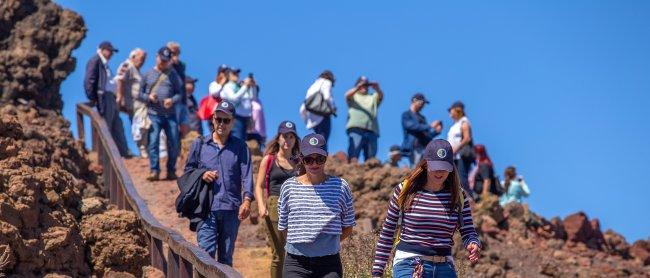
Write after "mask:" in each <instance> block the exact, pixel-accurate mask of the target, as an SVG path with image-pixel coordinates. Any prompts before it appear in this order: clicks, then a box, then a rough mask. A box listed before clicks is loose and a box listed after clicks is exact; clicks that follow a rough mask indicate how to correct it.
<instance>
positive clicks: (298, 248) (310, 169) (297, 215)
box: [278, 134, 355, 277]
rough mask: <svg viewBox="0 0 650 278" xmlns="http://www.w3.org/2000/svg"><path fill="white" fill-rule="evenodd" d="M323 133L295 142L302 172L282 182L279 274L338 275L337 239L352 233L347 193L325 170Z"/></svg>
mask: <svg viewBox="0 0 650 278" xmlns="http://www.w3.org/2000/svg"><path fill="white" fill-rule="evenodd" d="M325 146H326V142H325V138H324V137H323V136H322V135H319V134H310V135H307V136H305V138H303V139H302V141H301V142H300V153H301V161H302V164H303V166H304V167H305V170H306V173H305V174H303V175H300V176H297V177H292V178H289V179H288V180H287V181H286V182H284V184H283V185H282V189H281V190H280V198H279V201H278V214H279V220H278V229H279V230H280V231H285V233H287V234H286V238H287V243H286V245H285V250H286V251H287V254H286V256H285V259H284V268H283V270H282V277H342V276H343V267H342V265H341V257H340V256H339V250H340V242H341V241H342V240H343V239H345V238H347V237H348V236H349V235H350V234H351V233H352V227H353V226H354V225H355V221H354V207H353V206H352V192H350V188H349V187H348V184H347V182H346V181H345V180H344V179H341V178H339V177H334V176H327V175H325V162H326V161H327V151H326V150H325Z"/></svg>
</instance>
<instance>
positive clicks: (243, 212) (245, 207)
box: [239, 198, 251, 221]
mask: <svg viewBox="0 0 650 278" xmlns="http://www.w3.org/2000/svg"><path fill="white" fill-rule="evenodd" d="M250 214H251V200H250V199H248V198H244V203H242V204H241V206H239V221H244V219H246V217H248V215H250Z"/></svg>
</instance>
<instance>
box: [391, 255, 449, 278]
mask: <svg viewBox="0 0 650 278" xmlns="http://www.w3.org/2000/svg"><path fill="white" fill-rule="evenodd" d="M418 263H422V264H423V271H422V277H423V278H434V277H435V278H456V270H455V269H454V267H453V266H452V265H451V263H433V262H429V261H420V258H419V257H414V258H408V259H404V260H403V261H401V262H399V263H397V264H396V265H395V266H394V267H393V277H394V278H404V277H408V278H410V277H413V271H414V270H415V267H416V266H417V265H418Z"/></svg>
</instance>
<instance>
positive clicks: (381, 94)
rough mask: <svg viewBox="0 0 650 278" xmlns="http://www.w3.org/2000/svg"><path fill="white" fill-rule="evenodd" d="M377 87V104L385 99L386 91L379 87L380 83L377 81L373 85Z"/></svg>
mask: <svg viewBox="0 0 650 278" xmlns="http://www.w3.org/2000/svg"><path fill="white" fill-rule="evenodd" d="M372 87H373V88H374V89H375V92H376V93H377V105H379V104H381V101H382V100H384V91H382V90H381V88H380V87H379V83H375V84H374V85H373V86H372Z"/></svg>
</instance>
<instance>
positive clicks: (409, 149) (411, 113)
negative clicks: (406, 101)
mask: <svg viewBox="0 0 650 278" xmlns="http://www.w3.org/2000/svg"><path fill="white" fill-rule="evenodd" d="M428 103H429V101H428V100H427V99H426V98H425V97H424V95H423V94H422V93H416V94H415V95H413V97H411V105H410V106H409V110H407V111H406V112H404V113H402V132H403V133H404V141H403V142H402V152H404V153H405V154H406V155H408V157H409V161H410V162H411V167H415V165H418V163H419V162H420V158H421V157H422V152H423V151H424V147H425V146H426V145H427V144H429V142H430V141H431V140H432V139H433V138H435V137H436V136H438V134H440V132H441V131H442V123H441V122H440V121H433V122H431V124H428V123H427V119H426V118H425V117H424V115H422V114H421V113H420V111H422V108H424V105H425V104H428Z"/></svg>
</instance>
